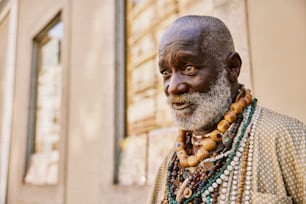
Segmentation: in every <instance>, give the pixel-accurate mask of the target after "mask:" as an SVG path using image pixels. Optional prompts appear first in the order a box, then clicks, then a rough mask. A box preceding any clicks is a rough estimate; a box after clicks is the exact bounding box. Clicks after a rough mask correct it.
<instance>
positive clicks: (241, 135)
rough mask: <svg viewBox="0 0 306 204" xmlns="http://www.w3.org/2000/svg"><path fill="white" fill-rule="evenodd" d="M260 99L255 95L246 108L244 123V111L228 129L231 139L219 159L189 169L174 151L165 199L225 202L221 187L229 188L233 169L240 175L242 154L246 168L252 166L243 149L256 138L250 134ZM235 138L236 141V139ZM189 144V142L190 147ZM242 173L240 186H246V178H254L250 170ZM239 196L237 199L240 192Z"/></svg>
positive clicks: (229, 138) (178, 201) (165, 200)
mask: <svg viewBox="0 0 306 204" xmlns="http://www.w3.org/2000/svg"><path fill="white" fill-rule="evenodd" d="M256 102H257V100H256V99H254V100H253V102H252V105H251V106H249V107H248V108H247V110H246V111H245V112H246V113H245V115H246V120H245V121H244V122H243V124H242V127H240V126H241V125H240V123H241V122H242V120H243V117H242V114H241V116H239V115H238V118H237V121H236V122H235V123H233V124H232V127H231V129H229V130H228V140H227V141H225V142H224V143H225V148H224V150H223V155H222V156H219V157H218V158H215V159H211V158H208V159H205V160H203V161H202V162H201V163H200V164H199V165H198V167H197V169H195V170H194V171H193V173H190V172H189V173H188V171H187V170H186V169H187V168H184V167H182V166H181V165H180V164H179V160H178V157H177V155H176V154H174V156H173V158H172V160H171V161H170V163H169V165H168V174H167V185H166V189H165V195H164V200H163V203H170V204H178V203H184V204H185V203H186V204H188V203H199V204H200V203H203V202H204V203H216V201H217V198H218V197H220V199H219V200H220V203H225V200H226V196H225V195H223V194H221V195H219V188H221V192H224V191H226V188H227V182H228V179H229V176H230V174H231V172H233V173H234V176H236V177H237V175H236V174H239V171H238V170H239V166H237V165H239V162H240V160H241V158H242V157H243V158H244V160H243V161H244V163H243V166H244V169H245V168H250V167H249V166H248V165H249V163H250V162H248V161H249V160H248V159H249V158H250V157H248V154H246V153H244V154H242V153H243V152H245V151H247V152H249V149H250V148H251V147H252V140H248V135H249V131H250V123H251V120H252V116H253V114H254V110H255V106H256ZM239 118H240V119H239ZM238 128H239V131H238ZM237 131H238V132H237ZM235 135H237V137H235ZM187 139H188V138H187ZM234 139H235V142H233V140H234ZM232 144H233V145H232ZM246 144H247V145H246ZM187 147H188V144H186V149H187ZM245 147H247V148H245ZM249 156H250V155H249ZM242 175H243V179H242V180H240V181H241V182H240V183H239V187H240V189H242V187H241V186H243V184H244V182H246V183H248V182H249V179H250V176H249V175H248V172H247V171H245V172H244V173H242ZM235 199H236V200H237V196H236V197H235ZM241 200H242V190H240V191H239V194H238V201H239V202H238V203H241Z"/></svg>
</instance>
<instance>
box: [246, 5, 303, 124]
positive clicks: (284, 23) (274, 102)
mask: <svg viewBox="0 0 306 204" xmlns="http://www.w3.org/2000/svg"><path fill="white" fill-rule="evenodd" d="M248 15H249V27H250V36H249V38H250V44H251V60H252V69H253V80H254V91H255V96H256V97H257V98H258V99H260V102H261V104H263V105H265V106H267V107H269V108H271V109H273V110H276V111H278V112H282V113H284V114H287V115H290V116H293V117H296V118H298V119H300V120H302V121H304V122H306V107H305V104H306V91H305V88H306V80H305V77H306V69H305V68H306V57H305V56H306V26H305V25H306V1H305V0H291V1H277V0H270V1H264V0H258V1H248Z"/></svg>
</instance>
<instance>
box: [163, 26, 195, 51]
mask: <svg viewBox="0 0 306 204" xmlns="http://www.w3.org/2000/svg"><path fill="white" fill-rule="evenodd" d="M200 38H201V30H200V29H199V28H197V27H194V26H193V27H192V26H191V27H190V26H188V27H175V28H170V29H168V30H167V31H166V33H165V34H164V36H163V38H162V40H161V42H160V48H163V47H164V46H167V45H171V44H173V43H177V44H180V45H188V44H189V43H193V42H194V41H198V40H200Z"/></svg>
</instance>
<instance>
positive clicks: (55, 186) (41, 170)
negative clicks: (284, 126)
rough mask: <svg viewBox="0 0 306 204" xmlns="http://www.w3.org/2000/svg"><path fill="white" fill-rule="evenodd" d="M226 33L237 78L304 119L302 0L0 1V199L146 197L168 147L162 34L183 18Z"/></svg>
mask: <svg viewBox="0 0 306 204" xmlns="http://www.w3.org/2000/svg"><path fill="white" fill-rule="evenodd" d="M187 14H197V15H212V16H216V17H218V18H220V19H222V20H223V21H224V22H225V24H226V25H227V26H228V27H229V29H230V30H231V32H232V35H233V38H234V42H235V46H236V50H237V52H239V53H240V55H241V57H242V60H243V66H242V70H241V74H240V82H241V83H244V84H245V85H246V87H248V88H250V89H252V92H253V95H254V96H255V97H257V98H258V99H259V102H260V104H261V105H263V106H266V107H268V108H270V109H273V110H275V111H278V112H281V113H283V114H286V115H289V116H292V117H295V118H297V119H299V120H301V121H303V122H304V123H305V122H306V108H305V105H306V91H305V89H306V1H305V0H291V1H286V0H270V1H264V0H257V1H251V0H126V1H124V0H121V1H120V0H116V1H113V0H0V82H1V83H0V140H1V143H0V170H1V171H0V173H1V174H0V204H6V203H8V204H104V203H105V204H106V203H116V204H117V203H119V204H120V203H131V204H143V203H146V200H147V198H148V195H149V189H150V187H151V186H152V183H153V181H154V175H155V173H156V170H157V169H158V166H159V164H160V163H161V161H162V159H163V157H164V155H165V154H167V151H169V149H170V148H171V147H172V144H173V141H174V138H175V136H176V132H177V129H176V128H175V127H174V126H173V124H172V121H171V116H170V114H169V110H168V107H167V105H166V103H165V97H164V95H163V91H162V85H161V79H160V77H159V74H158V71H157V70H158V66H157V60H158V59H157V57H158V56H157V50H158V42H159V40H160V37H161V35H162V33H163V31H164V30H165V29H166V27H167V26H168V25H169V24H170V23H171V22H173V20H174V19H176V18H177V17H179V16H183V15H187Z"/></svg>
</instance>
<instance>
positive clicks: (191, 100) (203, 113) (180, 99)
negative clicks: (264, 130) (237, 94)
mask: <svg viewBox="0 0 306 204" xmlns="http://www.w3.org/2000/svg"><path fill="white" fill-rule="evenodd" d="M167 101H168V104H169V105H170V107H171V110H172V115H173V117H174V120H175V122H176V124H177V125H178V126H179V127H180V128H183V129H185V130H198V129H206V128H210V127H212V125H214V124H215V123H217V122H218V121H219V120H220V119H221V118H222V116H223V114H224V113H225V112H226V111H227V110H228V108H229V106H230V104H231V88H230V83H229V81H228V79H227V78H226V71H225V70H224V71H223V72H221V73H220V74H219V76H218V78H217V80H216V81H215V82H214V83H213V84H211V86H210V89H209V91H208V92H207V93H185V94H181V95H178V96H169V97H168V100H167ZM173 103H187V104H192V105H191V106H190V107H188V108H185V109H182V110H177V109H175V108H174V107H173V105H172V104H173Z"/></svg>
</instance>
